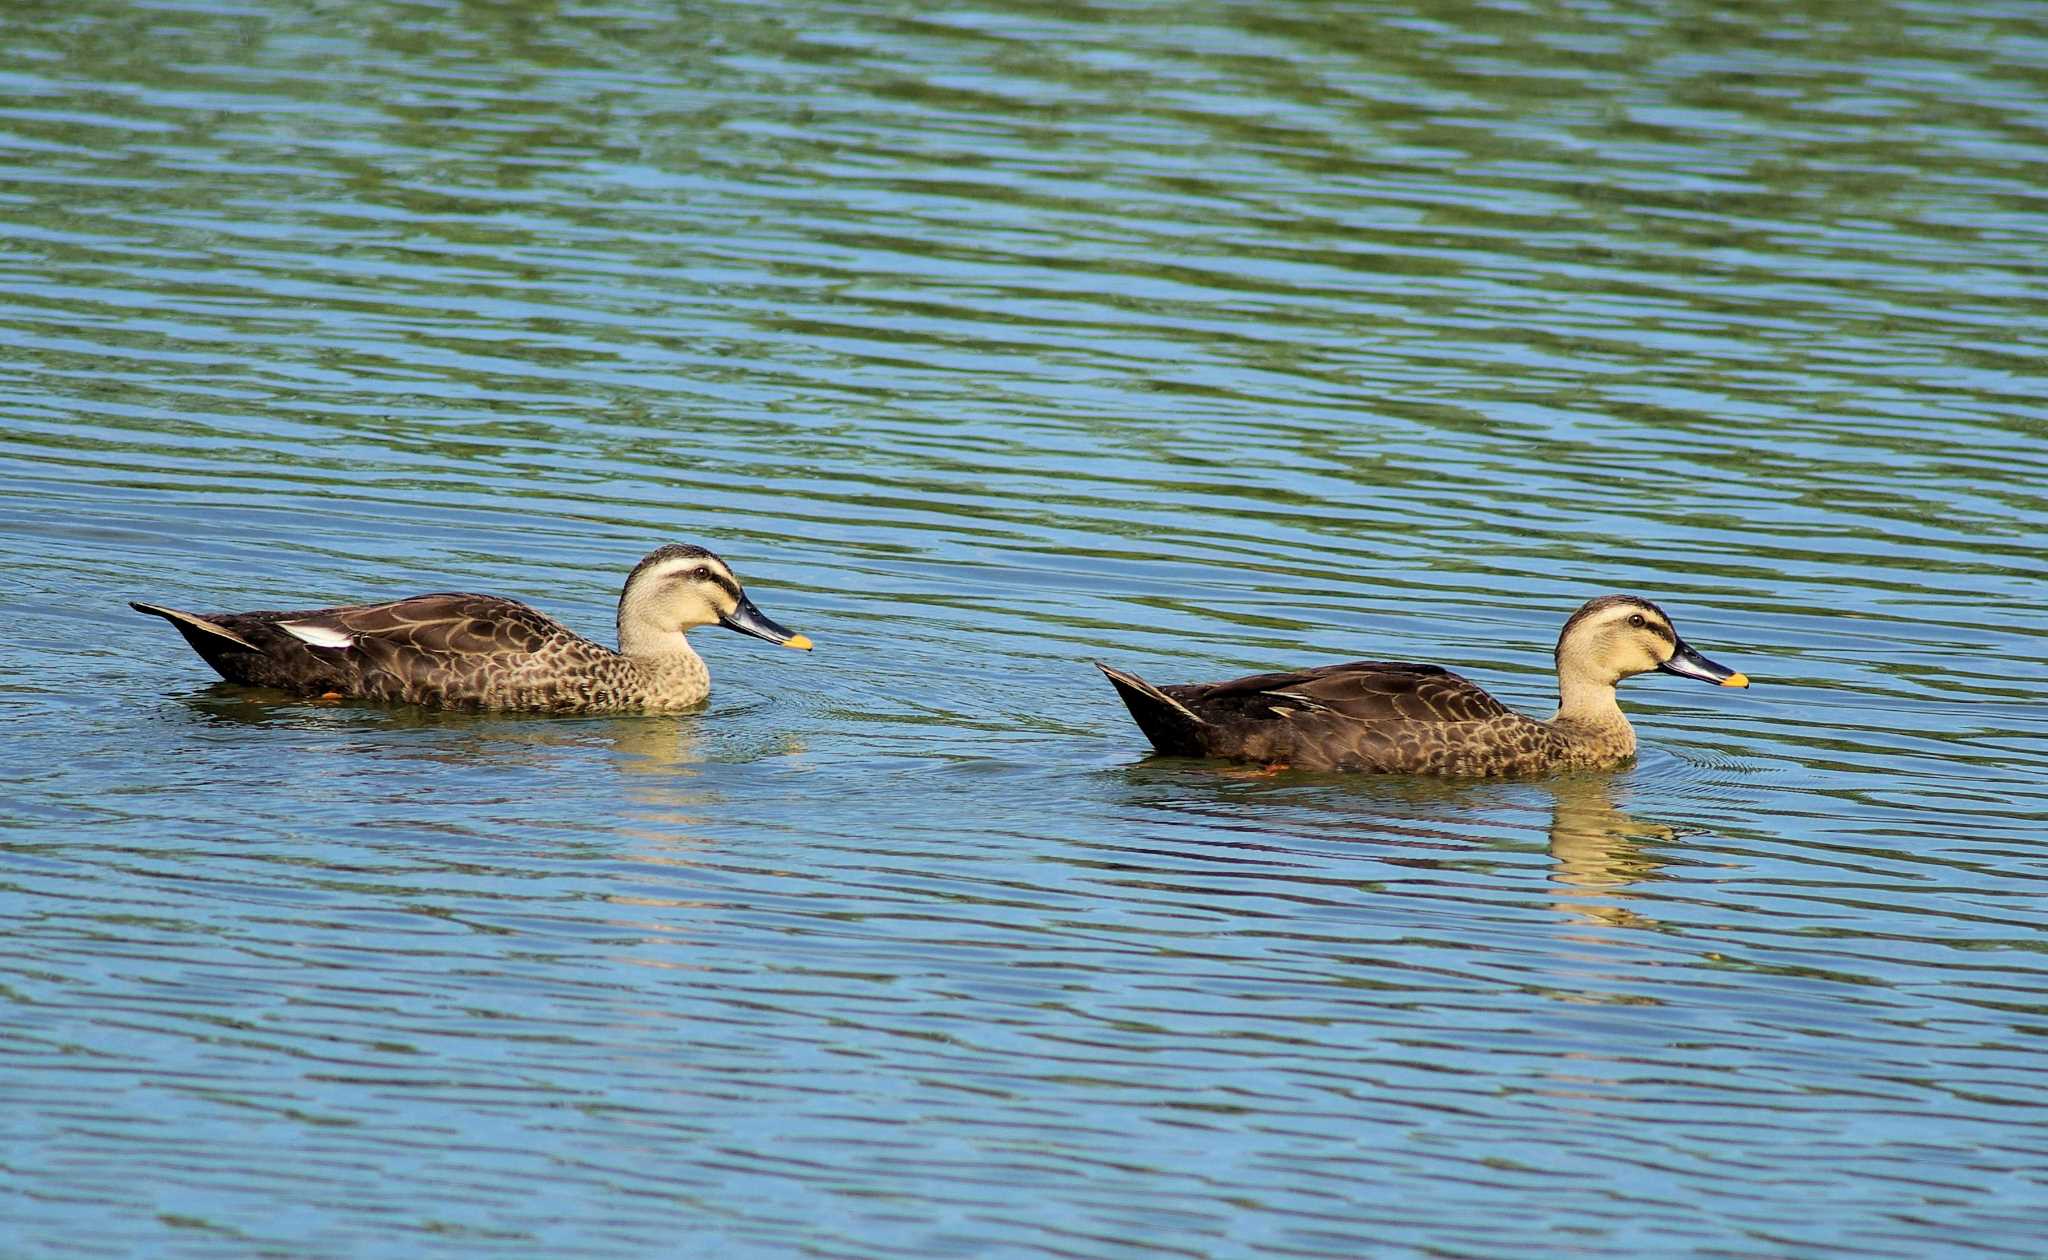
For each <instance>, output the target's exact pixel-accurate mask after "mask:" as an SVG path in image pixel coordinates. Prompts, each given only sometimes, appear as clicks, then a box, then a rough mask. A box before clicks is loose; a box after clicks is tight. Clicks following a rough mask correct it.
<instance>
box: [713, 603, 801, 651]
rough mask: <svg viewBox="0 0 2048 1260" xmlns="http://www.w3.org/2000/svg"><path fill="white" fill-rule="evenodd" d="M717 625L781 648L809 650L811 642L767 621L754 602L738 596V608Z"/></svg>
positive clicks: (764, 614)
mask: <svg viewBox="0 0 2048 1260" xmlns="http://www.w3.org/2000/svg"><path fill="white" fill-rule="evenodd" d="M718 624H719V625H721V626H724V627H725V628H726V629H728V630H737V631H739V632H740V633H741V634H751V635H753V636H754V637H755V638H757V639H766V640H768V641H769V642H770V643H779V644H781V645H782V646H783V647H793V648H802V649H803V650H804V651H806V652H808V651H810V650H811V641H810V640H809V639H807V638H805V637H804V636H803V635H800V634H795V633H792V632H791V631H788V630H785V629H783V628H782V627H781V626H778V625H776V624H775V623H774V622H773V621H770V620H769V619H768V614H766V613H764V612H762V611H761V610H760V609H758V608H756V607H754V601H753V600H751V599H748V598H747V597H746V596H744V595H742V596H740V606H739V607H738V608H735V609H733V610H732V611H731V612H729V613H727V614H726V615H725V616H723V617H720V618H719V619H718Z"/></svg>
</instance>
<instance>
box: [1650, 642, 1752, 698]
mask: <svg viewBox="0 0 2048 1260" xmlns="http://www.w3.org/2000/svg"><path fill="white" fill-rule="evenodd" d="M1657 668H1658V669H1661V670H1663V671H1664V672H1665V673H1667V674H1676V675H1678V676H1679V677H1680V678H1697V679H1699V680H1700V681H1701V682H1710V683H1718V684H1719V685H1721V686H1723V687H1747V686H1749V679H1748V678H1746V677H1744V676H1743V675H1741V674H1738V673H1736V672H1735V671H1734V670H1732V669H1730V668H1728V667H1727V666H1726V665H1716V664H1714V662H1712V661H1710V660H1708V659H1707V658H1706V657H1704V656H1701V655H1700V654H1699V653H1698V652H1695V651H1693V650H1692V649H1691V648H1690V647H1688V646H1687V645H1686V642H1685V640H1684V639H1680V640H1679V641H1678V650H1677V651H1676V652H1673V653H1672V654H1671V659H1670V660H1668V661H1666V662H1664V663H1663V664H1662V665H1659V666H1658V667H1657Z"/></svg>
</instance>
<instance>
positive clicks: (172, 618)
mask: <svg viewBox="0 0 2048 1260" xmlns="http://www.w3.org/2000/svg"><path fill="white" fill-rule="evenodd" d="M128 606H129V607H130V608H133V609H134V610H135V611H136V612H139V613H148V614H149V615H151V616H152V617H162V618H163V619H164V620H165V621H168V622H170V623H171V624H172V625H174V626H177V627H178V628H179V629H181V630H182V629H185V628H187V627H190V628H191V629H193V630H197V631H198V632H199V633H201V634H206V635H211V636H213V637H214V638H217V639H226V640H227V641H228V642H230V643H234V644H238V645H240V646H242V647H245V648H248V649H249V650H250V651H251V652H260V651H262V650H263V649H262V648H259V647H257V646H256V645H255V644H253V643H251V642H249V640H247V639H245V638H243V637H242V636H241V635H239V634H236V633H235V632H234V631H232V630H230V629H228V628H227V627H226V626H224V625H221V624H220V623H219V622H217V621H208V620H207V619H206V618H204V617H201V616H199V615H197V614H195V613H188V612H182V611H180V610H178V609H176V608H165V607H163V606H161V605H159V604H144V603H138V602H137V601H135V600H129V601H128Z"/></svg>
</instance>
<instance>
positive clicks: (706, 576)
mask: <svg viewBox="0 0 2048 1260" xmlns="http://www.w3.org/2000/svg"><path fill="white" fill-rule="evenodd" d="M690 576H691V577H692V578H695V579H696V580H697V581H699V582H708V581H710V580H711V570H709V569H707V568H705V567H704V566H703V565H701V564H700V565H698V566H697V567H696V568H694V569H692V570H690ZM1637 620H1638V621H1640V620H1642V618H1640V617H1638V618H1637Z"/></svg>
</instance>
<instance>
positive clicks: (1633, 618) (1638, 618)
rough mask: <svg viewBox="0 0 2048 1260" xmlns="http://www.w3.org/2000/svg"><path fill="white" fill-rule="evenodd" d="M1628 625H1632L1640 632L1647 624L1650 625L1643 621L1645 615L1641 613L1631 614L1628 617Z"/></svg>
mask: <svg viewBox="0 0 2048 1260" xmlns="http://www.w3.org/2000/svg"><path fill="white" fill-rule="evenodd" d="M1628 624H1630V625H1632V626H1634V627H1635V628H1636V629H1638V630H1640V629H1642V628H1643V627H1644V626H1645V625H1646V624H1648V623H1646V622H1645V621H1644V620H1643V614H1641V613H1630V614H1629V615H1628Z"/></svg>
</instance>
